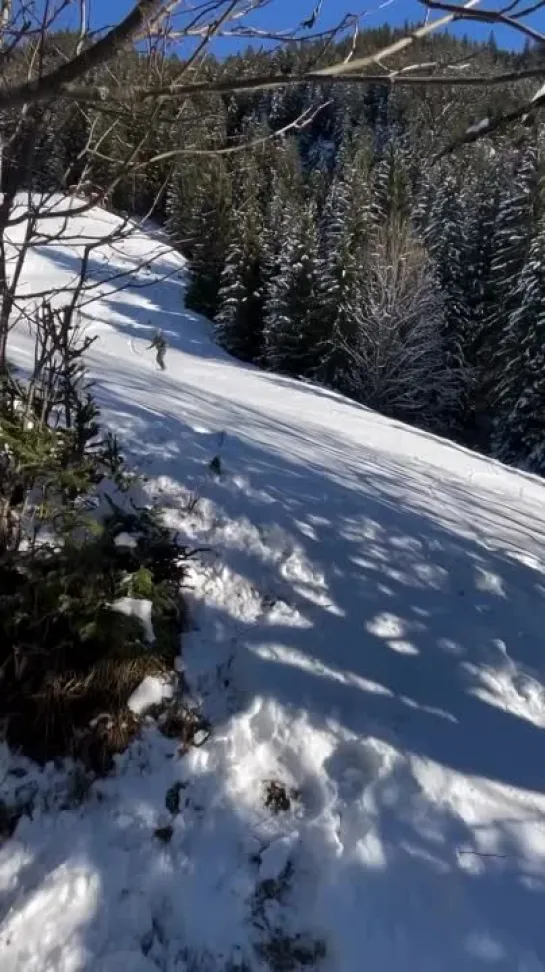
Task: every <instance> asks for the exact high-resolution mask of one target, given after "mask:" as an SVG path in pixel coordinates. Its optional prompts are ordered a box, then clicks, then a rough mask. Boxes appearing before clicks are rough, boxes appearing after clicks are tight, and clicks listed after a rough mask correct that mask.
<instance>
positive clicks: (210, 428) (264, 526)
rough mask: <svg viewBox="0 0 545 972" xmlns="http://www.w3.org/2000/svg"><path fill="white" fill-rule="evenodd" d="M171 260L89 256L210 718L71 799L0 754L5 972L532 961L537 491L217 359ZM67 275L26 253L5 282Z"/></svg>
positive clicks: (110, 401)
mask: <svg viewBox="0 0 545 972" xmlns="http://www.w3.org/2000/svg"><path fill="white" fill-rule="evenodd" d="M74 222H75V221H74ZM77 222H78V225H77V226H72V224H71V223H70V224H69V227H70V230H69V232H70V235H71V236H72V238H73V237H74V236H75V235H76V234H84V235H85V236H89V235H93V234H99V233H102V232H103V231H104V225H105V224H106V225H108V226H109V225H111V226H112V227H113V226H115V218H114V217H112V216H109V215H107V214H105V213H104V212H101V211H97V212H95V213H93V214H92V215H91V216H85V217H82V218H81V219H80V220H78V221H77ZM67 232H68V230H67ZM154 247H155V248H156V250H157V252H158V254H159V250H160V251H162V252H161V253H160V254H159V255H158V257H157V259H156V260H155V261H154V262H153V265H152V267H151V270H145V269H141V270H140V271H139V272H138V274H137V276H136V278H135V279H134V280H132V282H130V284H129V286H127V287H126V288H125V287H124V286H123V284H124V283H125V282H126V281H125V280H124V279H123V276H121V277H119V276H117V277H116V279H115V281H111V282H110V283H108V282H107V277H108V275H109V274H111V271H112V267H113V268H114V269H115V272H116V274H121V275H123V274H124V273H125V272H126V271H129V270H130V269H131V267H134V266H135V265H137V264H138V261H139V260H140V259H142V258H145V259H149V258H150V256H151V255H152V253H153V248H154ZM163 251H164V244H163V243H161V242H160V241H157V240H156V239H151V238H149V237H146V236H144V235H142V234H136V235H135V236H134V238H131V239H129V240H127V241H125V242H124V243H123V244H122V245H121V244H116V246H115V249H114V250H113V251H112V250H108V249H105V250H104V251H101V252H99V253H94V254H93V255H92V261H91V271H92V274H93V275H94V277H95V279H96V280H97V299H96V301H95V303H93V304H92V305H88V306H87V307H86V308H85V313H86V314H88V315H89V323H88V326H89V328H90V329H92V330H91V333H96V334H98V340H97V341H96V342H95V344H94V345H93V349H92V353H91V356H90V366H91V370H92V372H93V374H94V376H95V377H96V379H97V383H98V384H97V396H98V399H99V402H100V404H101V405H102V407H103V409H104V415H105V417H106V419H107V420H108V422H109V423H111V425H112V426H113V427H114V428H115V430H116V431H117V432H118V433H119V434H120V436H121V438H122V440H123V442H124V443H125V445H126V447H127V449H128V450H129V451H130V454H131V455H132V457H133V459H134V461H135V463H136V464H137V465H138V467H139V468H140V469H141V470H142V471H144V472H145V473H146V475H147V476H148V477H149V481H150V489H151V490H153V491H154V493H155V495H160V497H161V503H162V505H163V506H164V507H165V511H166V517H167V521H168V522H169V523H170V524H172V525H173V526H176V527H177V528H178V529H179V530H180V532H181V534H182V535H184V536H186V537H188V538H189V539H190V542H191V543H192V544H195V545H197V546H199V547H206V548H209V549H208V552H204V553H202V554H201V555H200V557H199V559H198V562H197V563H196V564H195V565H194V568H193V576H192V590H191V591H189V592H188V597H189V599H190V602H191V605H192V610H193V618H194V630H193V631H192V632H191V633H190V634H188V635H186V636H185V638H184V650H183V657H182V658H181V662H180V664H181V666H183V669H184V671H185V672H186V674H187V677H188V679H189V683H190V685H191V689H192V693H193V695H194V697H195V699H199V700H200V702H201V704H202V706H203V707H204V711H205V713H206V714H207V715H208V716H209V717H210V718H211V720H212V727H213V728H212V733H211V735H210V738H209V739H208V740H206V741H204V742H203V744H202V745H200V746H198V747H196V748H193V749H192V750H191V751H190V752H189V753H188V754H187V755H185V756H180V755H178V753H177V751H176V745H175V744H174V743H173V742H172V741H170V740H167V739H165V738H164V737H162V736H161V735H160V734H159V733H158V731H157V730H156V728H154V725H153V724H152V723H150V725H149V727H148V729H147V730H146V732H145V733H144V735H143V738H142V740H141V741H140V742H139V743H138V744H136V745H134V746H133V747H132V749H131V750H130V751H129V752H127V753H126V754H125V755H124V756H123V757H122V758H120V759H119V766H118V772H117V774H116V775H115V776H112V777H110V778H108V779H106V780H100V781H98V782H97V783H96V784H95V785H94V787H93V789H92V790H91V792H90V794H88V795H87V797H86V799H85V800H84V801H83V802H81V803H80V804H79V805H74V804H73V803H70V802H69V805H68V807H67V808H66V807H65V802H64V798H63V797H62V792H63V789H62V787H63V784H62V774H59V773H57V772H56V771H55V770H54V769H53V768H51V767H49V768H46V770H45V771H44V772H43V773H37V772H35V771H28V772H27V775H26V776H25V777H23V778H20V777H18V776H14V775H13V774H12V775H9V776H8V775H7V771H8V769H9V768H10V767H11V768H13V757H9V758H8V754H7V753H6V752H4V753H3V756H2V762H5V767H4V769H2V767H1V766H0V779H1V780H2V790H3V791H8V790H9V788H10V787H11V788H12V789H13V787H15V786H19V787H20V786H21V785H22V783H24V785H25V786H28V787H29V788H30V790H31V791H32V794H33V804H34V812H33V817H32V819H31V818H30V817H23V818H22V820H21V822H20V824H19V826H18V828H17V830H16V832H15V834H14V836H13V838H12V839H11V840H9V841H7V842H5V843H4V844H3V845H2V846H1V847H0V918H1V923H0V967H1V969H2V972H38V970H39V972H53V970H55V972H76V970H78V972H79V970H81V972H83V970H85V972H114V970H115V972H125V970H126V972H157V970H161V972H235V970H236V972H264V970H269V969H271V970H274V972H291V970H294V972H297V970H299V969H303V968H307V969H325V970H330V972H481V970H485V969H486V970H494V972H540V970H541V972H543V970H545V932H544V928H545V922H544V915H545V733H544V736H541V735H540V733H541V732H543V731H544V730H545V688H544V685H545V643H544V630H545V484H544V483H542V482H541V481H539V480H537V479H535V478H532V477H530V476H525V475H523V474H521V473H517V472H515V471H512V470H508V469H506V468H504V467H502V466H500V465H498V464H495V463H493V462H491V461H489V460H485V459H482V458H480V457H478V456H476V455H473V454H471V453H469V452H467V451H465V450H463V449H461V448H457V447H456V446H453V445H450V444H448V443H445V442H443V441H440V440H438V439H435V438H433V437H432V436H430V435H427V434H425V433H424V432H419V431H417V430H414V429H409V428H405V427H403V426H400V425H398V424H396V423H394V422H391V421H388V420H387V419H385V418H382V417H380V416H378V415H376V414H373V413H370V412H368V411H367V410H365V409H364V408H361V407H359V406H358V405H356V404H354V403H353V402H350V401H347V400H344V399H342V398H341V397H339V396H337V395H335V394H332V393H329V392H327V391H325V390H323V389H320V388H315V387H312V386H310V385H305V384H298V383H296V382H294V381H292V380H289V379H286V378H282V377H276V376H274V375H272V374H266V373H261V372H259V371H257V370H255V369H253V368H250V367H245V366H243V365H241V364H239V363H237V362H236V361H234V360H232V359H230V358H229V357H228V356H227V355H225V354H224V353H223V352H222V351H221V350H220V349H218V348H217V347H216V346H215V344H214V342H213V339H212V334H211V327H210V325H209V324H208V323H207V322H206V321H203V320H202V319H199V318H198V317H197V316H195V315H193V314H191V313H189V312H187V311H185V310H184V306H183V292H184V279H183V277H184V273H183V264H182V261H181V260H180V258H179V257H177V256H176V255H174V254H165V253H164V252H163ZM76 264H77V260H76V259H75V245H74V242H73V239H72V241H67V243H66V245H65V246H60V245H58V244H56V245H55V247H51V246H49V247H45V246H44V247H43V248H39V249H38V250H37V251H36V252H35V253H34V254H33V256H32V262H31V264H30V267H31V274H30V277H29V278H28V279H27V280H26V281H25V282H24V286H25V287H26V288H27V291H26V292H27V293H29V292H30V291H34V292H35V291H37V290H39V287H40V285H41V284H40V281H43V283H44V286H45V285H46V284H47V285H48V286H49V285H50V283H51V281H58V282H59V284H62V285H66V284H68V283H69V281H70V279H71V275H73V274H74V272H75V269H76ZM99 294H100V296H99ZM156 327H161V328H162V329H163V330H164V332H165V335H166V337H167V340H168V345H169V347H168V351H167V357H166V363H167V370H166V372H164V373H162V372H160V371H158V370H157V367H156V365H155V360H154V354H153V352H152V351H148V350H146V349H147V346H148V345H149V342H150V340H151V338H152V336H153V332H154V330H155V328H156ZM31 353H32V340H31V338H30V336H29V335H28V334H27V333H26V331H25V329H24V328H21V329H19V330H18V332H17V333H16V334H15V335H14V337H13V339H12V356H13V357H14V358H15V359H16V361H17V362H18V363H19V364H21V365H24V364H25V362H28V361H29V356H30V355H31ZM218 454H219V457H220V467H221V475H220V476H219V477H214V476H213V475H212V474H211V472H210V469H209V463H210V460H211V459H212V458H213V457H215V456H216V455H218ZM191 496H193V497H197V498H198V502H197V503H196V504H195V505H193V504H189V505H190V511H189V512H188V500H189V499H190V498H191ZM27 770H28V767H27ZM167 795H168V798H167ZM168 828H172V830H171V831H170V830H168ZM158 830H159V836H158V834H157V831H158ZM161 837H162V839H161Z"/></svg>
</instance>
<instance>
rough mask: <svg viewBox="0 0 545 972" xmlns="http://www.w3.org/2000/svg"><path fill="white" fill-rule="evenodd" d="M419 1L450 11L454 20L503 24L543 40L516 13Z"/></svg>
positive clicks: (543, 38)
mask: <svg viewBox="0 0 545 972" xmlns="http://www.w3.org/2000/svg"><path fill="white" fill-rule="evenodd" d="M420 3H422V4H424V6H425V7H427V8H428V9H430V10H445V11H447V12H449V13H451V14H452V15H453V18H454V19H455V20H477V21H479V22H480V23H484V24H503V25H504V26H505V27H510V28H511V29H512V30H517V31H519V32H520V33H521V34H524V35H525V37H529V38H530V40H533V41H537V42H538V43H540V44H543V43H544V42H545V34H542V33H541V31H539V30H535V29H534V28H533V27H529V26H528V25H527V24H523V23H521V22H520V20H519V19H518V15H517V16H516V17H511V16H509V15H508V14H505V13H502V12H501V11H500V10H467V9H466V8H465V7H461V6H459V5H458V4H454V3H444V2H443V0H420Z"/></svg>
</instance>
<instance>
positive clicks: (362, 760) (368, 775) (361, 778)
mask: <svg viewBox="0 0 545 972" xmlns="http://www.w3.org/2000/svg"><path fill="white" fill-rule="evenodd" d="M383 764H384V757H383V755H382V754H381V753H380V751H379V750H378V749H377V747H376V746H374V744H373V743H371V742H368V741H363V742H357V741H353V742H342V743H340V744H339V746H337V748H336V749H335V751H334V752H333V753H332V754H331V756H329V757H328V759H327V760H326V761H325V763H324V769H325V771H326V773H327V775H328V776H329V779H330V780H331V781H332V782H333V783H334V784H336V786H337V791H338V794H339V796H340V797H341V798H342V799H343V800H356V799H359V798H360V797H361V796H362V795H363V792H364V790H365V789H366V787H367V786H369V785H370V784H371V783H374V782H376V781H377V779H378V778H379V777H380V775H381V770H382V767H383Z"/></svg>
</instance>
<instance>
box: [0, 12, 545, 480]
mask: <svg viewBox="0 0 545 972" xmlns="http://www.w3.org/2000/svg"><path fill="white" fill-rule="evenodd" d="M395 36H396V35H395V32H393V31H390V29H389V28H386V27H385V28H382V29H381V30H375V31H368V32H364V33H363V34H362V35H361V37H360V40H359V48H360V50H363V51H365V50H370V51H371V50H373V49H375V50H376V49H377V47H379V46H380V45H383V44H384V43H386V42H388V40H389V39H390V38H392V39H393V38H394V37H395ZM65 41H66V38H65ZM62 43H63V37H62V36H61V37H59V38H57V48H59V46H60V47H61V48H62ZM57 48H56V49H57ZM312 52H313V45H312V44H310V45H307V46H304V45H294V46H293V47H292V48H289V47H288V48H284V49H282V50H281V51H277V52H274V51H271V52H266V51H255V50H252V49H249V50H247V51H245V52H243V53H240V54H239V55H237V56H235V57H231V58H229V59H228V60H227V61H224V62H215V61H214V60H213V59H210V60H209V61H208V62H207V65H206V71H207V72H208V75H207V76H208V77H211V76H213V75H214V73H218V72H221V73H222V75H223V76H231V75H234V76H236V77H244V76H245V75H247V74H256V73H259V72H264V71H271V70H274V71H275V72H277V73H279V72H286V71H287V70H290V71H292V70H293V69H294V67H295V69H301V70H302V69H308V65H309V63H311V59H312ZM342 53H343V49H342V45H340V46H339V45H337V46H336V47H335V48H334V49H332V51H331V58H332V59H333V58H338V57H339V55H342ZM52 56H55V55H52ZM538 56H539V52H538V51H535V50H531V49H529V48H527V49H526V50H524V51H522V52H520V53H517V54H513V53H507V52H504V51H501V50H498V49H497V47H496V45H495V43H494V40H493V38H491V39H490V41H489V42H488V43H487V44H484V45H483V44H476V43H474V42H472V41H469V40H467V39H463V40H459V39H455V38H453V37H452V36H449V35H446V34H443V35H436V36H434V37H433V38H428V39H427V40H425V41H422V42H421V43H420V45H419V48H418V57H417V58H416V59H417V60H418V59H420V60H421V61H422V62H426V63H429V62H435V63H437V64H439V65H445V64H448V65H450V66H453V67H454V68H455V67H456V66H459V67H460V68H462V67H463V66H464V65H467V64H468V63H470V64H471V70H472V73H479V72H480V73H482V76H483V78H485V77H486V75H487V72H489V71H490V70H492V69H494V70H496V71H497V70H499V69H500V68H505V69H506V70H509V69H512V68H515V67H520V66H521V64H524V65H525V66H526V65H531V64H532V61H533V59H535V58H537V57H538ZM158 57H159V55H155V54H151V55H150V54H146V55H144V54H139V53H137V52H135V51H129V52H127V53H125V54H124V55H123V56H122V57H121V56H120V57H118V60H117V63H116V66H115V72H116V78H117V83H119V84H124V85H128V86H130V85H131V84H137V83H141V81H142V78H143V77H147V78H149V77H155V76H156V75H158V73H159V72H160V75H161V79H162V81H163V82H164V79H165V77H166V78H167V79H168V73H169V70H170V69H172V70H174V66H175V63H176V62H175V58H166V59H165V58H164V57H161V63H160V66H159V64H158ZM411 58H412V61H413V63H414V60H415V50H414V48H413V49H412V52H411ZM402 64H403V61H402V59H401V60H400V59H399V57H398V59H397V61H396V66H400V65H401V66H402ZM108 71H109V72H110V74H111V73H112V71H113V68H112V66H111V65H110V67H109V68H108ZM96 80H97V82H100V76H97V79H96ZM525 85H528V82H518V83H517V85H516V86H515V85H514V84H513V85H511V88H509V87H508V86H507V87H506V86H496V87H489V86H488V85H486V84H485V83H484V84H482V85H476V86H474V87H471V88H455V87H449V86H444V85H443V86H432V85H430V86H429V87H428V86H418V87H417V86H415V87H411V86H409V85H408V86H406V87H401V86H399V87H395V86H393V85H385V84H384V83H383V82H380V81H377V83H376V84H367V85H363V84H343V85H335V84H328V83H327V82H326V83H324V84H323V85H320V86H318V87H317V86H315V85H313V86H310V85H293V86H289V87H286V88H283V89H277V90H265V91H258V92H252V93H243V94H240V95H233V94H225V95H214V96H210V95H207V96H204V95H203V97H202V99H192V100H191V101H190V102H184V101H182V100H180V102H177V101H176V99H169V100H168V101H167V100H165V102H164V103H163V102H159V101H157V102H154V101H153V100H148V101H143V102H142V103H140V104H138V102H137V100H136V101H135V103H134V109H133V111H132V115H131V117H128V118H127V120H126V124H125V125H124V126H120V125H119V123H118V122H117V123H116V124H115V125H113V126H110V122H109V118H108V114H107V112H101V113H100V114H97V115H96V116H93V113H92V110H91V109H85V107H84V106H83V107H82V106H81V105H78V104H77V103H75V102H73V101H72V102H63V101H60V102H58V103H57V104H56V105H55V107H54V108H53V109H51V110H50V112H49V115H48V116H47V117H46V118H45V120H44V115H43V113H42V112H41V109H33V110H32V111H31V112H30V113H29V120H28V126H29V131H30V130H31V129H33V126H34V129H36V127H40V137H39V139H36V138H35V134H36V132H35V131H34V132H33V139H32V144H33V153H34V157H33V162H32V166H31V168H30V169H29V171H30V172H31V179H32V184H33V185H32V187H33V188H40V189H48V190H50V189H55V188H63V187H66V186H68V185H70V184H73V183H75V182H77V179H78V176H79V172H78V165H79V159H80V158H81V157H82V152H83V148H84V146H86V145H88V140H89V133H90V132H92V133H93V137H94V139H95V146H96V148H95V151H94V153H93V158H94V161H93V162H92V165H91V170H92V178H91V180H90V182H91V184H92V186H93V187H99V188H100V187H101V186H103V185H106V184H108V181H109V179H110V173H111V171H116V166H118V164H119V160H120V159H121V158H123V155H124V153H127V151H129V152H130V148H131V145H133V144H135V142H136V140H137V139H139V138H142V133H144V138H145V147H144V150H143V156H144V159H145V156H146V153H148V159H149V158H155V157H156V156H159V158H158V159H157V161H156V162H154V163H153V164H152V165H144V164H143V165H142V170H141V171H142V175H141V176H139V174H138V170H137V171H136V173H135V171H134V170H133V171H132V172H131V174H130V175H129V176H127V177H126V178H120V179H118V180H116V181H115V180H114V182H115V184H114V187H113V190H112V192H111V194H110V197H109V199H108V200H107V202H108V204H109V205H111V206H112V207H113V208H115V209H116V210H118V211H120V212H126V213H130V214H135V215H139V216H143V215H150V214H153V216H154V218H155V219H156V220H158V221H159V222H160V223H161V224H162V225H164V226H165V227H166V229H167V231H168V233H169V235H170V238H171V240H172V242H173V243H174V244H175V245H176V246H177V247H179V248H180V249H181V250H182V251H183V252H184V254H186V255H187V257H188V259H189V261H190V266H191V271H192V276H191V283H190V287H189V292H188V302H189V305H190V306H191V307H192V308H194V309H196V310H199V311H202V312H203V313H205V314H207V315H208V316H209V317H210V318H211V319H212V320H213V321H214V322H215V330H216V334H217V339H218V341H219V342H220V343H221V344H222V345H223V346H224V347H225V348H227V349H228V350H229V351H230V352H231V353H232V354H234V355H236V356H237V357H238V358H241V359H243V360H245V361H249V362H255V363H257V364H259V365H260V366H262V367H264V368H268V369H272V370H275V371H278V372H282V373H285V374H289V375H293V376H296V377H301V378H304V379H307V380H311V381H313V382H317V383H320V384H323V385H324V386H327V387H329V388H332V389H336V390H338V391H340V392H342V393H343V394H345V395H348V396H350V397H351V398H353V399H354V400H356V401H357V402H360V403H362V404H364V405H367V406H370V407H372V408H375V409H378V410H379V411H381V412H384V413H386V414H388V415H390V416H393V417H394V418H398V419H401V420H404V421H408V422H411V423H414V424H416V425H418V426H420V427H423V428H426V429H430V430H432V431H434V432H438V433H441V434H444V435H447V436H449V437H451V438H454V439H456V440H457V441H459V442H463V443H465V444H467V445H470V446H472V447H475V448H478V449H480V450H482V451H484V452H487V453H489V454H492V455H494V456H497V457H499V458H501V459H502V460H504V461H507V462H510V463H516V464H518V465H521V466H523V467H525V468H528V469H531V470H534V471H537V472H543V471H545V370H544V359H545V345H544V339H545V211H544V208H543V205H542V184H543V183H542V180H543V175H544V173H545V168H544V154H543V131H542V128H541V127H540V125H539V122H538V121H536V119H535V118H531V119H526V120H525V121H524V122H522V123H520V124H518V125H517V126H514V127H511V128H510V129H509V130H508V131H503V132H502V131H499V132H498V133H497V134H495V135H494V136H493V137H489V138H486V139H482V140H479V141H478V142H476V144H474V145H465V146H464V147H463V149H461V150H458V151H455V152H449V153H447V154H444V155H442V154H441V153H442V149H443V148H444V146H445V145H448V143H449V141H450V139H451V138H452V137H453V136H455V135H456V133H459V132H461V131H464V130H466V129H467V127H468V125H472V124H475V123H476V122H478V121H479V119H481V118H485V117H487V116H490V115H491V114H492V113H494V112H495V111H497V110H498V108H499V107H501V108H505V106H506V105H509V103H510V101H511V100H513V101H515V100H516V98H518V97H519V96H520V94H521V93H528V92H530V93H531V90H532V89H531V86H530V88H529V89H528V90H526V89H525ZM301 118H302V119H303V121H298V119H301ZM278 132H284V134H276V135H275V133H278ZM273 136H274V137H273ZM243 146H244V148H243V150H241V149H242V147H243ZM24 150H25V142H24V133H23V135H22V136H21V139H19V141H18V142H17V144H15V145H14V147H13V149H12V151H11V155H10V156H9V157H8V158H5V159H4V171H3V181H4V189H5V188H6V184H9V181H10V178H15V179H18V180H19V181H20V170H21V164H22V163H21V158H22V154H23V153H24ZM160 323H161V322H160V321H158V322H157V324H158V325H160Z"/></svg>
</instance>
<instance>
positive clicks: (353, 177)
mask: <svg viewBox="0 0 545 972" xmlns="http://www.w3.org/2000/svg"><path fill="white" fill-rule="evenodd" d="M345 153H346V154H345V155H344V168H343V171H342V172H341V173H339V175H338V176H337V177H336V178H335V179H334V180H333V182H332V184H331V188H330V192H329V194H328V198H327V200H326V204H325V207H324V211H323V213H322V217H321V220H320V237H321V239H320V256H321V272H320V275H319V281H318V302H319V314H318V322H319V324H318V329H317V341H318V348H317V350H318V352H319V363H318V364H317V366H316V367H315V369H314V373H313V377H315V379H316V380H318V381H320V382H322V383H323V384H325V385H328V386H330V387H333V388H337V389H338V390H339V391H343V392H346V393H348V390H349V386H350V379H349V374H350V371H351V363H350V358H349V355H348V353H347V348H349V347H350V346H352V345H353V342H354V336H355V330H356V313H357V310H358V307H359V304H360V302H361V299H362V297H361V293H362V286H363V280H364V277H365V272H366V261H367V249H368V245H369V239H370V236H371V235H372V233H373V227H374V224H373V219H372V211H371V194H370V185H369V163H370V153H369V150H368V146H367V145H366V144H365V143H364V144H362V145H357V146H356V147H355V148H353V155H352V156H351V157H350V155H349V154H348V153H349V150H348V149H347V148H346V147H345Z"/></svg>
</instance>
